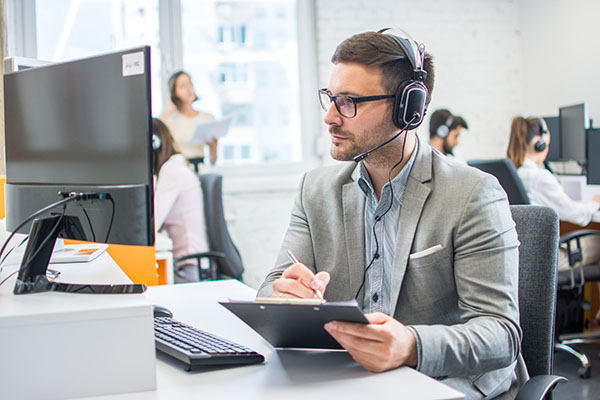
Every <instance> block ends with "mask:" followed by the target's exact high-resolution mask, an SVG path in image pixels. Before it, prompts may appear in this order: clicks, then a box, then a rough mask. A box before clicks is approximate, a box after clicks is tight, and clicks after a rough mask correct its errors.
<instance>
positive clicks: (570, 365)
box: [554, 344, 600, 400]
mask: <svg viewBox="0 0 600 400" xmlns="http://www.w3.org/2000/svg"><path fill="white" fill-rule="evenodd" d="M574 347H575V348H576V349H577V350H579V351H583V352H584V353H585V354H587V356H588V358H589V359H590V363H591V365H592V376H591V377H590V378H589V379H581V378H580V377H579V375H578V374H577V368H578V367H579V365H580V364H579V361H578V360H577V359H576V358H575V357H573V356H571V355H570V354H567V353H565V352H563V351H560V352H555V353H554V374H555V375H560V376H564V377H565V378H567V379H568V380H569V382H567V383H563V384H560V385H558V387H557V388H556V389H555V390H554V400H567V399H568V400H571V399H580V400H598V399H600V344H586V345H583V344H582V345H577V346H574Z"/></svg>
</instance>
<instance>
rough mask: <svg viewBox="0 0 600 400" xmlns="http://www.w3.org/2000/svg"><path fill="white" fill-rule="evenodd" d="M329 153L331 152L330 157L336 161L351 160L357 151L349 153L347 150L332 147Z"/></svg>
mask: <svg viewBox="0 0 600 400" xmlns="http://www.w3.org/2000/svg"><path fill="white" fill-rule="evenodd" d="M329 154H331V158H333V159H334V160H336V161H352V160H354V157H355V156H356V154H358V153H356V154H355V153H354V152H352V153H350V152H347V151H339V149H337V148H334V147H332V148H331V150H330V151H329Z"/></svg>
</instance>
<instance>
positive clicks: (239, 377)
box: [101, 280, 463, 400]
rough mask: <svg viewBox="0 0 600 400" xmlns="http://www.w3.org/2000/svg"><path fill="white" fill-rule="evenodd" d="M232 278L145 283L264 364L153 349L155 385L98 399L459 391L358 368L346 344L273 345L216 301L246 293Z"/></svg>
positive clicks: (152, 296) (403, 395) (417, 395)
mask: <svg viewBox="0 0 600 400" xmlns="http://www.w3.org/2000/svg"><path fill="white" fill-rule="evenodd" d="M254 296H255V291H254V290H252V289H251V288H249V287H247V286H245V285H243V284H241V283H239V282H238V281H233V280H231V281H219V282H205V283H193V284H180V285H170V286H157V287H151V288H149V289H148V291H147V292H146V297H147V298H148V299H149V300H150V301H151V302H153V303H154V304H158V305H162V306H166V307H168V308H169V309H170V310H171V311H172V312H173V314H174V317H175V318H176V319H179V320H181V321H182V322H186V323H189V324H191V325H194V326H196V327H198V328H200V329H205V330H208V331H210V332H212V333H215V334H217V335H219V336H222V337H225V338H227V339H230V340H233V341H235V342H238V343H240V344H243V345H245V346H248V347H250V348H252V349H254V350H256V351H258V352H259V353H261V354H263V355H264V356H265V359H266V361H265V363H264V364H257V365H248V366H237V367H220V368H214V367H213V368H205V369H203V370H197V371H192V372H186V371H184V368H183V364H181V363H179V362H178V361H176V360H173V359H172V358H170V357H168V356H165V355H163V354H162V353H158V356H157V357H158V362H157V363H156V374H157V389H156V391H152V392H141V393H131V394H122V395H116V396H108V397H101V398H102V399H115V400H116V399H121V400H125V399H128V400H141V399H164V400H167V399H187V398H203V399H219V400H224V399H256V400H268V399H276V400H293V399H302V400H307V399H308V400H320V399H323V400H332V399H340V398H343V399H361V400H363V399H364V398H365V396H368V397H369V398H389V396H390V394H392V393H393V397H394V398H399V399H456V398H462V397H463V396H462V394H461V393H459V392H457V391H455V390H454V389H451V388H449V387H447V386H445V385H443V384H442V383H440V382H438V381H436V380H434V379H431V378H429V377H427V376H426V375H423V374H421V373H419V372H417V371H415V370H413V369H411V368H399V369H396V370H393V371H388V372H385V373H381V374H373V373H369V372H367V371H365V370H364V369H363V368H362V367H360V366H359V365H358V364H357V363H355V362H354V361H353V360H352V359H351V358H350V356H349V355H348V354H347V353H345V352H317V351H311V352H304V351H275V350H274V349H273V348H272V347H271V346H270V345H269V344H268V343H267V342H265V341H264V340H263V339H262V338H261V337H260V336H259V335H258V334H256V333H255V332H254V331H253V330H252V329H250V328H249V327H248V326H246V325H245V324H244V323H243V322H242V321H240V320H239V319H237V317H235V316H234V315H233V314H231V313H229V311H227V310H226V309H225V308H223V307H222V306H221V305H219V304H218V303H217V301H218V300H227V299H229V298H230V297H231V298H235V299H248V300H249V299H253V298H254Z"/></svg>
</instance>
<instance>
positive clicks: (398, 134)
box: [353, 129, 406, 162]
mask: <svg viewBox="0 0 600 400" xmlns="http://www.w3.org/2000/svg"><path fill="white" fill-rule="evenodd" d="M402 132H406V131H405V130H404V129H402V130H401V131H400V132H398V133H396V134H395V135H394V136H392V137H391V138H389V139H388V140H386V141H385V142H383V143H380V144H378V145H377V146H375V147H373V148H372V149H371V150H367V151H365V152H364V153H360V154H359V155H357V156H356V157H354V158H353V160H354V162H359V161H362V160H364V159H365V158H366V157H367V156H368V155H369V154H371V153H372V152H374V151H375V150H377V149H378V148H380V147H383V146H385V145H386V144H388V143H389V142H391V141H392V140H394V139H396V138H397V137H398V136H400V135H401V134H402Z"/></svg>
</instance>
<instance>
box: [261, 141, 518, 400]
mask: <svg viewBox="0 0 600 400" xmlns="http://www.w3.org/2000/svg"><path fill="white" fill-rule="evenodd" d="M355 169H356V164H355V163H344V164H342V165H336V166H333V167H325V168H319V169H316V170H313V171H310V172H308V173H307V174H306V175H305V176H304V177H303V179H302V181H301V183H300V187H299V191H298V197H297V199H296V202H295V205H294V209H293V211H292V215H291V221H290V225H289V228H288V231H287V233H286V235H285V238H284V240H283V245H282V247H281V251H280V252H279V255H278V259H277V265H276V266H275V268H274V269H273V270H272V271H271V272H270V273H269V274H268V275H267V277H266V279H265V281H264V282H263V284H262V285H261V287H260V288H259V292H258V295H259V296H270V295H271V294H272V287H271V284H272V282H273V281H274V280H275V279H277V278H278V277H279V276H280V275H281V273H282V272H283V270H285V269H286V268H287V267H289V266H290V265H291V262H290V261H289V260H288V257H287V253H286V251H287V249H290V250H292V251H293V252H294V254H295V255H296V256H297V257H298V259H299V260H301V261H302V262H303V263H304V264H306V266H307V267H308V268H311V269H312V270H313V271H315V272H316V271H328V272H329V273H330V274H331V281H330V283H329V285H328V286H327V290H326V292H325V298H326V299H327V300H328V301H341V300H349V299H351V298H352V296H354V295H355V293H356V291H357V290H358V288H359V286H360V285H361V282H362V279H363V273H364V268H365V226H364V207H365V196H364V194H363V193H362V192H361V190H360V188H359V186H358V184H357V182H355V178H356V176H357V175H356V174H355V173H354V171H355ZM438 245H441V248H440V246H438ZM518 246H519V242H518V240H517V234H516V231H515V224H514V222H513V220H512V217H511V214H510V209H509V205H508V201H507V198H506V194H505V193H504V191H503V190H502V188H501V187H500V185H499V184H498V182H497V180H496V179H495V178H494V177H492V176H491V175H488V174H484V173H482V172H480V171H479V170H476V169H474V168H471V167H467V166H465V165H462V164H459V163H457V162H455V161H452V160H450V159H448V158H447V157H445V156H443V155H441V154H440V153H439V152H437V151H435V150H432V149H431V147H430V146H429V145H427V144H426V143H424V142H422V141H419V143H418V146H417V155H416V159H415V163H414V165H413V168H412V170H411V172H410V175H409V178H408V183H407V187H406V192H405V195H404V200H403V205H402V211H401V214H400V221H399V234H398V239H397V246H396V251H395V257H394V265H393V272H392V282H391V287H392V296H393V299H392V304H394V303H395V304H396V308H395V311H394V318H396V319H397V320H398V321H400V322H402V323H404V324H405V325H408V326H409V327H410V328H411V329H412V330H413V332H414V333H415V336H416V339H417V348H418V359H419V361H418V366H417V369H418V370H419V371H421V372H423V373H425V374H427V375H430V376H433V377H439V378H445V383H448V384H450V385H451V386H454V387H456V388H457V389H458V390H461V391H463V392H465V393H466V394H467V398H477V397H488V396H489V397H495V396H499V395H502V397H503V398H513V397H514V392H515V391H516V390H517V389H518V387H519V386H520V385H521V384H522V383H523V382H524V381H525V380H526V379H527V372H526V370H525V367H524V363H523V360H522V358H521V355H520V344H521V329H520V327H519V309H518V297H517V289H518V262H519V260H518V255H519V254H518ZM433 247H436V248H437V249H438V250H435V251H433V252H432V251H431V249H432V248H433ZM428 249H429V250H428ZM357 300H358V302H359V303H361V305H362V300H363V299H362V295H361V296H359V298H358V299H357ZM509 390H510V393H506V392H507V391H509Z"/></svg>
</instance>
